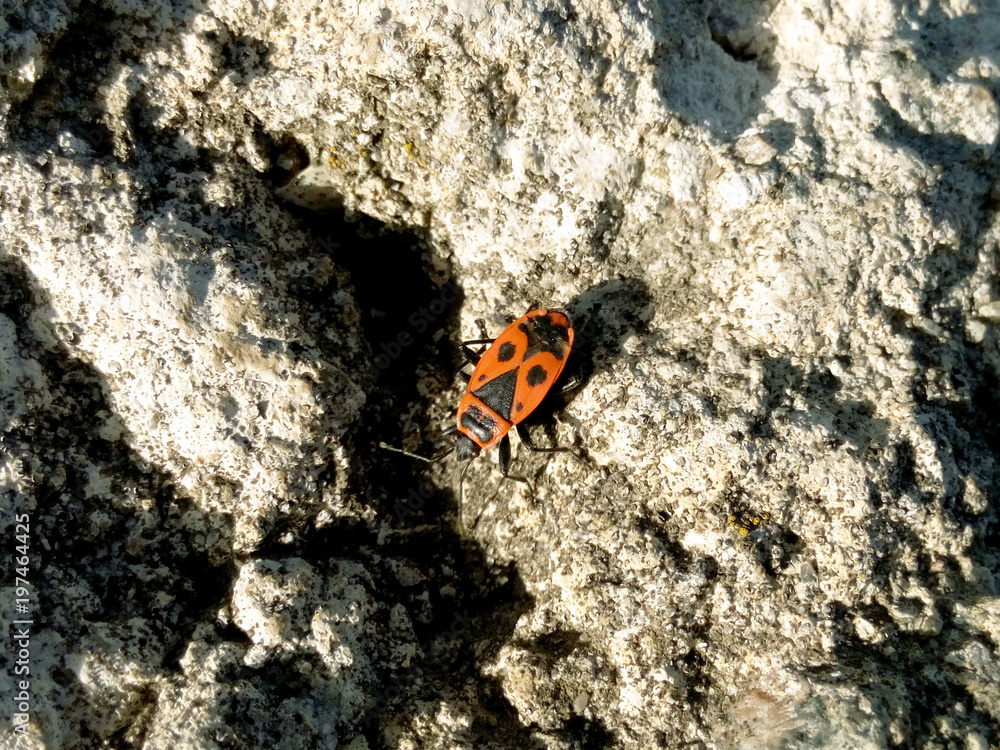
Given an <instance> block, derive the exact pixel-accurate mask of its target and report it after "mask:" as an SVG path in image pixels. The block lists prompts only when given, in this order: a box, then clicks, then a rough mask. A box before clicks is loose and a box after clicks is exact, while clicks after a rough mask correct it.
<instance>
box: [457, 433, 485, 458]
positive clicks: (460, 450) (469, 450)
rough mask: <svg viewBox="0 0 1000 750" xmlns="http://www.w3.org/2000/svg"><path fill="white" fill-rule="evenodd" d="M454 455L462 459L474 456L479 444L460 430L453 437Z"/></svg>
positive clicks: (476, 454)
mask: <svg viewBox="0 0 1000 750" xmlns="http://www.w3.org/2000/svg"><path fill="white" fill-rule="evenodd" d="M455 455H456V456H458V457H459V458H460V459H462V460H463V461H465V460H467V459H470V458H476V457H477V456H478V455H479V446H478V445H476V444H475V443H474V442H472V438H470V437H469V436H468V435H463V434H462V433H461V432H460V433H458V435H457V436H456V437H455Z"/></svg>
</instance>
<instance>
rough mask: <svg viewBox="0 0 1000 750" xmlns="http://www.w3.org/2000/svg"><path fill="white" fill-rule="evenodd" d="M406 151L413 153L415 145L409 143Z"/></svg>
mask: <svg viewBox="0 0 1000 750" xmlns="http://www.w3.org/2000/svg"><path fill="white" fill-rule="evenodd" d="M406 150H407V151H412V150H413V144H412V143H407V144H406ZM411 158H412V157H411Z"/></svg>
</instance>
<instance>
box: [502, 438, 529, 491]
mask: <svg viewBox="0 0 1000 750" xmlns="http://www.w3.org/2000/svg"><path fill="white" fill-rule="evenodd" d="M499 447H500V473H501V474H503V477H504V479H513V480H514V481H515V482H524V483H525V484H526V485H528V487H531V482H530V481H528V478H527V477H517V476H514V475H513V474H511V473H510V435H504V436H503V439H502V440H501V441H500V446H499ZM532 489H534V488H532Z"/></svg>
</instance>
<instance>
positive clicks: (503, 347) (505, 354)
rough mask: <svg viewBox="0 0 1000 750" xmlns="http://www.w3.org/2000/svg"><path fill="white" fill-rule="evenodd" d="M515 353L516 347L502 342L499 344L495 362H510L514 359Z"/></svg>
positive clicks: (507, 342)
mask: <svg viewBox="0 0 1000 750" xmlns="http://www.w3.org/2000/svg"><path fill="white" fill-rule="evenodd" d="M515 352H517V347H516V346H514V345H513V344H512V343H510V342H509V341H504V342H503V343H502V344H500V348H499V349H498V350H497V361H498V362H510V361H511V360H512V359H514V354H515Z"/></svg>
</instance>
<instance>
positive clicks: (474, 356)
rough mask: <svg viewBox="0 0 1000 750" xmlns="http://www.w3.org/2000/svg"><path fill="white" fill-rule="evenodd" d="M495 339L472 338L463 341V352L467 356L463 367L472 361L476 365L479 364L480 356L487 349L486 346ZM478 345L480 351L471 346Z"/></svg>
mask: <svg viewBox="0 0 1000 750" xmlns="http://www.w3.org/2000/svg"><path fill="white" fill-rule="evenodd" d="M493 341H494V339H472V340H470V341H463V342H462V354H463V355H464V356H465V362H464V363H463V364H462V367H465V365H467V364H469V363H470V362H471V363H472V364H474V365H478V364H479V358H480V357H482V356H483V352H485V351H486V347H487V346H489V345H490V344H492V343H493ZM472 346H478V347H479V351H478V352H476V351H473V350H472V349H470V348H469V347H472Z"/></svg>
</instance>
